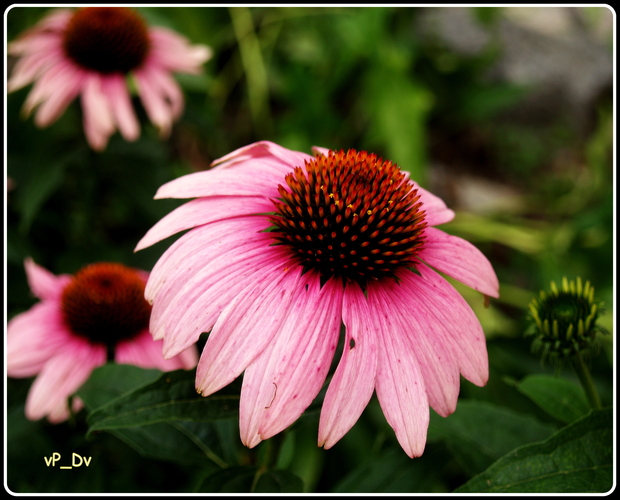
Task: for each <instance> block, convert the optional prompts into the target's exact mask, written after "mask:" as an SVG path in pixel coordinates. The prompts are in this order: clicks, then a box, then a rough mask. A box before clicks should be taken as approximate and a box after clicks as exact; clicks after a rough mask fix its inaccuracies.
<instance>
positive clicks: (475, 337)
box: [136, 141, 499, 457]
mask: <svg viewBox="0 0 620 500" xmlns="http://www.w3.org/2000/svg"><path fill="white" fill-rule="evenodd" d="M315 152H316V154H315V156H310V155H308V154H305V153H301V152H296V151H290V150H288V149H285V148H283V147H281V146H278V145H276V144H273V143H271V142H266V141H265V142H258V143H255V144H252V145H249V146H246V147H244V148H241V149H238V150H236V151H234V152H232V153H230V154H229V155H227V156H225V157H223V158H221V159H219V160H217V161H215V162H214V165H216V166H215V167H214V168H213V169H211V170H208V171H204V172H196V173H193V174H189V175H186V176H184V177H180V178H178V179H176V180H173V181H171V182H169V183H167V184H165V185H164V186H162V187H161V188H160V189H159V190H158V192H157V194H156V198H169V197H173V198H197V199H195V200H192V201H189V202H188V203H186V204H184V205H182V206H181V207H179V208H177V209H176V210H175V211H173V212H171V213H170V214H168V215H167V216H166V217H164V218H163V219H162V220H161V221H159V222H158V223H157V224H156V225H155V226H154V227H153V228H151V229H150V230H149V232H148V233H147V234H146V235H145V236H144V237H143V238H142V240H141V241H140V242H139V243H138V245H137V247H136V249H137V250H139V249H142V248H144V247H147V246H149V245H151V244H153V243H155V242H157V241H160V240H162V239H163V238H166V237H168V236H170V235H172V234H175V233H177V232H179V231H182V230H186V229H190V228H191V230H190V231H188V232H187V233H186V234H184V235H183V236H181V237H180V238H179V239H178V240H177V241H176V242H175V243H174V244H172V245H171V246H170V248H168V250H167V251H166V252H165V253H164V254H163V255H162V257H161V258H160V259H159V261H158V262H157V263H156V264H155V266H154V268H153V270H152V272H151V275H150V277H149V280H148V283H147V286H146V298H147V300H148V301H149V302H150V303H151V304H152V305H153V311H152V315H151V322H150V329H151V332H152V334H153V336H154V338H156V339H162V338H163V340H164V356H165V357H169V356H174V355H176V354H178V353H179V352H182V351H183V350H184V349H186V348H187V347H188V346H191V345H192V344H194V343H195V342H196V341H197V340H198V338H199V336H200V335H201V333H202V332H210V333H209V336H208V338H207V341H206V344H205V346H204V349H203V351H202V354H201V357H200V361H199V363H198V368H197V372H196V388H197V390H198V392H200V393H201V394H203V395H204V396H208V395H210V394H212V393H214V392H216V391H218V390H219V389H221V388H222V387H224V386H226V385H227V384H229V383H230V382H232V381H233V380H234V379H235V378H236V377H238V376H239V375H241V373H242V372H243V373H244V375H243V383H242V388H241V399H240V416H239V420H240V422H239V425H240V434H241V440H242V442H243V443H244V444H245V445H246V446H248V447H253V446H256V445H257V444H258V443H259V442H260V441H261V440H264V439H268V438H269V437H271V436H273V435H275V434H277V433H279V432H280V431H282V430H283V429H285V428H286V427H288V426H289V425H291V424H292V423H293V422H294V421H295V420H296V419H297V418H298V417H299V416H300V415H301V414H302V413H303V412H304V410H305V409H306V408H307V407H308V406H309V405H310V404H311V402H312V401H313V400H314V398H315V397H316V396H317V394H318V393H319V391H320V389H321V387H322V386H323V384H324V382H325V380H326V377H327V376H328V372H329V370H330V365H331V362H332V359H333V357H334V355H335V353H336V351H337V347H338V345H339V340H340V339H339V337H340V329H341V323H344V326H345V328H346V330H345V336H344V341H343V342H341V343H340V345H342V354H341V357H340V360H339V363H338V366H337V368H336V370H335V372H334V374H333V376H332V377H331V380H330V382H329V387H328V389H327V392H326V394H325V399H324V401H323V404H322V409H321V416H320V422H319V434H318V444H319V446H324V447H325V448H329V447H331V446H333V445H334V444H335V443H336V442H337V441H338V440H339V439H340V438H341V437H342V436H343V435H344V434H346V432H347V431H348V430H349V429H350V428H351V427H352V426H353V424H354V423H355V422H356V421H357V420H358V418H359V416H360V415H361V413H362V411H363V410H364V408H365V407H366V405H367V404H368V402H369V400H370V398H371V397H372V395H373V392H375V391H376V394H377V397H378V400H379V403H380V405H381V408H382V410H383V413H384V415H385V417H386V419H387V421H388V423H389V424H390V425H391V426H392V428H393V429H394V431H395V433H396V437H397V439H398V441H399V443H400V444H401V446H402V447H403V449H404V450H405V452H406V453H407V454H408V455H409V456H410V457H415V456H419V455H421V454H422V452H423V450H424V446H425V443H426V433H427V428H428V422H429V405H430V407H432V408H433V409H434V410H435V411H436V412H437V413H438V414H440V415H442V416H447V415H449V414H450V413H452V412H453V411H454V410H455V408H456V403H457V398H458V393H459V383H460V379H459V373H460V374H462V375H463V376H464V377H465V378H466V379H468V380H470V381H471V382H473V383H474V384H476V385H480V386H481V385H484V384H485V383H486V381H487V378H488V359H487V352H486V342H485V337H484V333H483V331H482V328H481V326H480V323H479V321H478V319H477V318H476V316H475V315H474V313H473V311H472V310H471V308H470V307H469V306H468V304H467V303H466V302H465V300H464V299H463V298H462V297H461V296H460V295H459V294H458V293H457V292H456V290H455V289H454V288H453V287H452V285H450V284H449V283H448V282H447V281H446V280H445V279H444V278H443V277H441V276H440V275H439V274H438V273H437V272H436V271H434V270H433V269H431V267H434V268H436V269H437V270H439V271H442V272H444V273H446V274H448V275H450V276H452V277H453V278H455V279H457V280H459V281H462V282H463V283H465V284H466V285H468V286H470V287H472V288H474V289H475V290H478V291H480V292H481V293H482V294H484V295H486V296H491V297H498V296H499V293H498V289H499V284H498V281H497V277H496V276H495V272H494V271H493V268H492V266H491V264H490V263H489V261H488V260H487V259H486V258H485V257H484V256H483V255H482V253H481V252H480V251H479V250H478V249H476V248H475V247H474V246H473V245H471V244H470V243H468V242H467V241H465V240H463V239H461V238H457V237H454V236H451V235H448V234H446V233H444V232H443V231H440V230H439V229H436V228H435V227H433V226H435V225H437V224H441V223H444V222H447V221H449V220H451V219H452V218H453V217H454V212H453V211H452V210H450V209H448V208H447V207H446V205H445V204H444V203H443V201H442V200H441V199H439V198H438V197H436V196H434V195H432V194H431V193H429V192H427V191H426V190H424V189H422V188H421V187H419V186H418V185H417V184H416V183H415V182H413V181H412V180H410V179H409V178H408V174H406V173H405V172H403V171H401V170H400V169H399V168H398V167H397V166H396V165H395V164H394V163H392V162H390V161H386V160H383V159H381V158H378V157H377V156H376V155H374V154H369V153H366V152H357V151H355V150H349V151H346V152H345V151H330V150H327V149H324V148H315Z"/></svg>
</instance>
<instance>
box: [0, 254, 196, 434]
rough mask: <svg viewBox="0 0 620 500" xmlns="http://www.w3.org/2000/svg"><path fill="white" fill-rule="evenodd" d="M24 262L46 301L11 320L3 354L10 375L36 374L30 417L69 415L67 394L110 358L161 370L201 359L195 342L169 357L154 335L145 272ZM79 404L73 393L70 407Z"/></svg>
mask: <svg viewBox="0 0 620 500" xmlns="http://www.w3.org/2000/svg"><path fill="white" fill-rule="evenodd" d="M25 268H26V275H27V277H28V283H29V285H30V289H31V290H32V292H33V293H34V295H36V296H37V297H38V298H39V299H41V302H38V303H37V304H35V305H34V306H33V307H32V308H31V309H29V310H28V311H26V312H23V313H21V314H18V315H17V316H15V317H14V318H12V319H11V320H10V321H9V323H8V326H7V343H6V347H7V351H6V359H7V375H8V376H9V377H18V378H21V377H33V376H36V379H35V380H34V382H33V384H32V387H31V388H30V392H29V393H28V397H27V400H26V416H27V417H28V418H29V419H31V420H38V419H40V418H42V417H44V416H47V418H48V419H49V421H50V422H53V423H58V422H62V421H64V420H66V419H67V418H68V416H69V405H68V402H67V398H68V397H69V396H70V395H71V394H73V393H74V392H75V391H76V390H77V389H78V388H79V387H80V386H81V385H82V384H83V383H84V382H85V381H86V379H87V378H88V377H89V375H90V373H91V372H92V371H93V370H94V369H95V368H96V367H98V366H101V365H103V364H105V363H106V360H107V359H108V358H112V359H113V360H114V361H116V362H117V363H124V364H132V365H136V366H140V367H143V368H157V369H160V370H162V371H170V370H176V369H179V368H185V369H190V368H193V367H194V366H196V363H197V361H198V356H197V353H196V350H195V348H191V349H188V350H186V351H184V352H182V353H179V354H178V355H176V356H174V357H172V358H171V359H167V360H166V359H164V358H163V357H162V354H161V348H162V346H161V341H159V342H158V341H153V339H152V337H151V335H150V333H149V331H148V318H149V314H150V306H149V305H148V304H147V302H146V301H145V300H144V297H143V291H144V286H145V283H146V279H147V277H148V274H147V273H145V272H144V271H140V270H137V269H132V268H128V267H126V266H123V265H121V264H115V263H97V264H91V265H90V266H86V267H84V268H82V269H81V270H80V271H79V272H78V273H76V274H75V275H74V276H70V275H60V276H55V275H54V274H52V273H50V272H49V271H47V270H46V269H44V268H42V267H41V266H38V265H37V264H35V263H34V262H33V261H32V259H26V261H25ZM82 406H83V404H82V402H81V400H80V399H79V398H77V397H76V398H74V400H73V410H74V411H77V410H79V409H80V408H81V407H82Z"/></svg>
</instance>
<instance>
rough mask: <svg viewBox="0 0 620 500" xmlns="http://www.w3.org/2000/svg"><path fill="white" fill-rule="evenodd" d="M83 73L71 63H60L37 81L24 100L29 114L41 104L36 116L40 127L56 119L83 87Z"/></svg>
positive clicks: (25, 108) (36, 122)
mask: <svg viewBox="0 0 620 500" xmlns="http://www.w3.org/2000/svg"><path fill="white" fill-rule="evenodd" d="M82 84H83V73H82V72H81V71H79V70H77V69H76V68H75V66H74V65H73V64H70V63H64V62H63V63H60V64H58V65H57V66H54V67H53V68H50V69H49V70H48V71H47V72H46V73H45V74H44V75H43V76H41V78H39V80H37V82H36V83H35V85H34V87H33V88H32V90H31V91H30V94H28V97H27V98H26V101H25V102H24V111H25V113H26V114H29V113H30V112H31V111H32V110H33V109H34V107H36V106H37V105H39V104H41V105H40V107H39V109H38V110H37V113H36V116H35V124H36V125H37V126H38V127H47V126H48V125H50V124H51V123H53V122H54V121H56V120H57V119H58V118H59V117H60V116H61V115H62V114H63V113H64V111H65V109H66V108H67V106H68V105H69V104H70V103H71V102H72V101H73V100H74V99H75V98H76V97H77V95H78V94H79V92H80V89H81V88H82Z"/></svg>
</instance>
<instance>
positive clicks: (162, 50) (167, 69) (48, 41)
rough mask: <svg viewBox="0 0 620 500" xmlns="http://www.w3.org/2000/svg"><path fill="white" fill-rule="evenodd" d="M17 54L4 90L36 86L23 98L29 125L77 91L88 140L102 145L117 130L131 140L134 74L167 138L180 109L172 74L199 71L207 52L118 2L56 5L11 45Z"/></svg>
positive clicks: (57, 112)
mask: <svg viewBox="0 0 620 500" xmlns="http://www.w3.org/2000/svg"><path fill="white" fill-rule="evenodd" d="M7 52H8V53H9V54H10V55H13V56H17V57H18V58H19V59H18V60H17V62H16V63H15V67H14V68H13V71H12V74H11V77H10V78H9V80H8V83H7V90H8V91H9V92H13V91H14V90H17V89H20V88H22V87H24V86H26V85H28V84H30V83H33V82H34V86H33V88H32V90H31V91H30V93H29V94H28V97H27V98H26V102H25V103H24V112H25V113H26V114H27V115H28V114H30V113H31V112H32V111H33V109H34V108H35V107H37V106H38V110H37V112H36V115H35V123H36V124H37V126H39V127H46V126H48V125H50V124H51V123H53V122H54V121H56V120H57V119H58V118H59V117H60V116H61V115H62V113H63V112H64V111H65V109H66V108H67V106H68V105H69V103H71V102H72V101H73V100H74V99H75V98H76V97H77V96H78V95H80V96H81V102H82V112H83V124H84V132H85V134H86V138H87V140H88V143H89V144H90V146H91V147H92V148H93V149H95V150H97V151H101V150H103V149H105V147H106V145H107V143H108V139H109V138H110V136H111V135H112V134H113V133H114V131H115V130H116V129H117V128H118V130H119V131H120V133H121V134H122V136H123V137H124V138H125V139H126V140H128V141H133V140H135V139H137V138H138V137H139V135H140V125H139V123H138V119H137V117H136V115H135V113H134V110H133V108H132V104H131V97H130V92H129V87H128V81H127V78H128V76H131V77H132V80H133V82H134V83H135V87H136V88H137V92H138V95H139V96H140V99H141V101H142V104H143V106H144V109H145V111H146V114H147V115H148V117H149V119H150V120H151V121H152V122H153V123H154V124H155V125H156V126H157V127H158V128H159V130H160V133H161V135H162V137H165V136H166V135H167V134H168V133H169V132H170V129H171V127H172V123H173V122H174V120H176V119H177V118H178V117H179V116H180V115H181V112H182V111H183V106H184V101H183V94H182V91H181V89H180V87H179V85H178V84H177V83H176V81H175V80H174V79H173V78H172V75H171V73H172V72H182V73H194V74H195V73H199V71H200V66H201V65H202V64H203V63H204V62H205V61H207V60H208V59H209V58H210V57H211V49H210V48H209V47H207V46H205V45H193V46H192V45H189V42H188V41H187V40H186V39H185V38H184V37H182V36H181V35H179V34H177V33H175V32H173V31H171V30H169V29H166V28H161V27H156V28H155V27H147V25H146V24H145V23H144V21H143V20H142V18H141V17H140V16H139V15H138V14H137V13H136V12H135V11H134V10H131V9H128V8H124V7H84V8H79V9H77V10H69V9H59V10H54V11H52V12H51V13H50V14H48V15H47V16H46V17H45V18H43V19H42V20H41V21H40V22H39V23H38V24H36V25H35V26H34V27H32V28H31V29H29V30H27V31H26V32H25V33H23V34H22V35H21V36H20V37H19V38H18V39H16V40H14V41H13V42H11V43H9V45H8V48H7Z"/></svg>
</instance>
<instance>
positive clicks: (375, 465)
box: [333, 447, 445, 493]
mask: <svg viewBox="0 0 620 500" xmlns="http://www.w3.org/2000/svg"><path fill="white" fill-rule="evenodd" d="M443 460H445V456H440V455H439V454H438V453H436V452H434V451H433V450H428V449H427V450H426V451H425V452H424V454H423V455H422V456H421V457H419V458H416V459H415V460H412V459H411V458H409V457H408V456H407V455H406V454H405V452H404V451H403V450H402V449H401V448H400V447H392V448H388V449H386V450H384V451H382V452H381V454H380V455H378V456H374V457H369V459H368V460H365V461H364V462H363V463H362V464H360V465H359V466H358V467H356V468H355V469H353V470H352V471H351V472H350V473H349V474H347V475H346V476H344V477H343V478H342V479H341V480H340V481H339V482H338V483H337V484H336V486H335V487H334V489H333V492H334V493H417V492H420V493H425V492H429V491H433V489H434V488H435V486H436V485H437V484H438V483H439V480H440V477H441V472H440V470H439V469H438V467H437V464H438V463H441V462H442V461H443Z"/></svg>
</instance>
